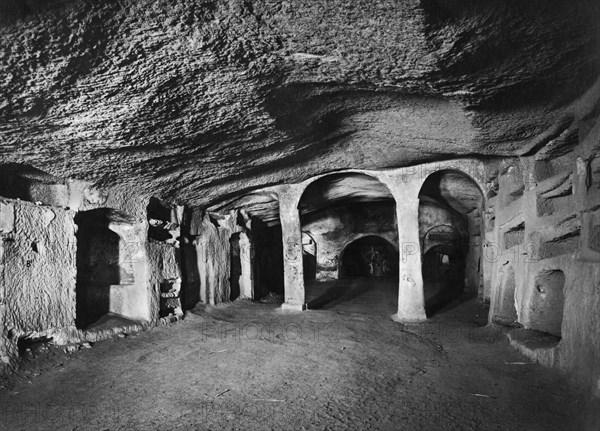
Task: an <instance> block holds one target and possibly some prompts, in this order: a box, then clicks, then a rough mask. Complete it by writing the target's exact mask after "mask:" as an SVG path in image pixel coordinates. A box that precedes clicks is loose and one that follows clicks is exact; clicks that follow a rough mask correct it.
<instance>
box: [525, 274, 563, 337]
mask: <svg viewBox="0 0 600 431" xmlns="http://www.w3.org/2000/svg"><path fill="white" fill-rule="evenodd" d="M564 286H565V274H564V273H563V272H562V271H561V270H558V269H556V270H544V271H541V272H540V273H538V274H537V275H536V277H535V289H534V292H533V295H534V297H533V301H532V304H531V310H532V315H531V317H530V326H531V328H532V329H535V330H537V331H541V332H546V333H548V334H552V335H555V336H557V337H560V336H561V326H562V320H563V309H564V300H565V299H564Z"/></svg>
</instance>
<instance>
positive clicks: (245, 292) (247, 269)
mask: <svg viewBox="0 0 600 431" xmlns="http://www.w3.org/2000/svg"><path fill="white" fill-rule="evenodd" d="M240 263H241V264H242V275H241V277H240V298H249V299H254V248H253V247H252V241H251V238H250V236H249V235H248V234H247V233H246V232H240Z"/></svg>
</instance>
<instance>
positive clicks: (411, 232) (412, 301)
mask: <svg viewBox="0 0 600 431" xmlns="http://www.w3.org/2000/svg"><path fill="white" fill-rule="evenodd" d="M396 215H397V217H398V245H399V247H400V253H399V254H400V271H399V272H400V280H399V286H398V312H397V313H396V314H394V315H392V319H393V320H395V321H396V322H420V321H423V320H426V318H427V317H426V315H425V295H424V293H423V274H422V272H421V271H422V270H421V244H420V239H419V199H418V198H412V199H398V198H396Z"/></svg>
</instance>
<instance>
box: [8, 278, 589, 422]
mask: <svg viewBox="0 0 600 431" xmlns="http://www.w3.org/2000/svg"><path fill="white" fill-rule="evenodd" d="M395 286H396V284H395V283H393V282H390V281H372V280H367V279H359V280H354V281H351V282H348V284H347V290H344V291H343V295H342V296H340V297H337V298H335V299H333V300H332V301H330V302H328V303H326V304H320V305H322V308H321V309H319V310H312V311H307V312H302V313H290V312H287V313H286V312H282V311H281V310H280V309H279V308H278V305H277V304H262V303H257V302H251V301H247V300H239V301H236V302H235V303H233V304H230V305H225V306H218V307H198V308H197V309H196V310H194V311H193V312H191V313H188V315H187V317H186V319H185V320H183V321H181V322H178V323H176V324H174V325H172V326H168V327H167V326H164V327H159V328H154V329H152V330H149V331H146V332H141V333H137V334H130V335H128V336H126V337H123V338H120V337H115V338H114V339H110V340H106V341H102V342H98V343H95V344H94V345H93V346H92V348H82V349H80V350H77V351H75V352H73V353H64V352H63V349H62V348H61V349H58V348H50V349H47V348H46V347H45V346H43V345H42V346H37V347H34V348H32V352H31V353H28V359H25V361H24V364H23V366H22V368H21V370H20V371H19V373H17V374H16V375H13V376H12V377H11V378H10V379H4V380H3V381H2V388H1V389H0V415H1V416H0V417H1V420H0V429H3V430H19V429H23V430H63V429H65V430H87V429H91V430H173V429H185V430H188V429H202V430H203V429H211V430H218V429H226V430H252V429H256V430H258V429H266V430H271V429H272V430H288V429H290V430H292V429H294V430H296V429H298V430H305V429H306V430H308V429H313V430H323V429H326V430H344V429H352V430H369V429H374V430H375V429H389V430H461V431H464V430H502V431H507V430H561V431H562V430H585V429H589V430H598V429H600V427H599V425H600V418H599V415H600V413H599V412H600V409H596V410H594V409H593V408H592V407H593V406H597V402H598V400H591V399H589V398H587V397H586V396H585V395H582V394H581V393H580V392H579V391H578V389H577V388H576V387H574V386H571V385H569V383H568V382H567V381H566V380H565V379H564V378H563V377H562V376H561V375H560V374H559V373H557V372H556V371H554V370H548V369H545V368H542V367H541V366H538V365H536V364H531V363H529V361H528V360H527V359H526V358H524V357H523V356H521V355H520V354H519V353H517V352H516V351H515V350H514V349H512V348H511V347H510V346H509V345H508V341H507V339H506V336H505V334H504V330H503V329H502V328H499V327H490V326H483V325H485V323H486V316H487V311H488V310H487V308H486V307H485V306H483V305H482V304H480V303H479V302H477V301H476V300H468V301H463V302H460V301H455V302H454V303H452V304H450V305H449V306H447V307H446V308H444V309H442V310H441V311H439V312H438V313H437V314H435V315H433V316H432V317H431V319H430V320H429V321H428V322H427V323H426V324H421V325H401V324H398V323H394V322H393V321H392V320H391V319H390V318H389V315H390V314H391V313H392V312H393V311H394V309H395V298H396V296H395V289H396V287H395ZM338 287H339V285H338ZM323 288H331V285H320V286H319V285H316V284H315V285H312V286H310V287H309V288H308V289H307V290H308V291H307V297H309V298H310V299H313V300H314V299H315V298H318V297H319V296H320V295H321V293H322V289H323ZM318 289H321V290H318Z"/></svg>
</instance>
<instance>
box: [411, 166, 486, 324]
mask: <svg viewBox="0 0 600 431" xmlns="http://www.w3.org/2000/svg"><path fill="white" fill-rule="evenodd" d="M483 199H484V197H483V193H482V191H481V189H480V187H479V186H478V185H477V183H476V182H475V181H474V180H473V179H472V178H471V177H469V176H468V175H467V174H465V173H463V172H460V171H458V170H442V171H438V172H435V173H433V174H431V175H430V176H429V177H427V179H426V180H425V182H424V183H423V185H422V187H421V190H420V193H419V237H420V240H421V253H422V274H423V282H424V296H425V307H426V311H427V314H428V315H431V314H432V313H435V312H436V311H437V310H439V309H441V308H443V307H444V306H445V305H447V304H448V303H449V302H451V301H453V300H454V299H456V298H458V297H462V296H463V295H464V296H465V297H474V296H476V295H478V294H481V293H482V291H483V274H482V271H483V265H482V243H483V236H484V231H483V222H482V212H483V202H484V201H483Z"/></svg>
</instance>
